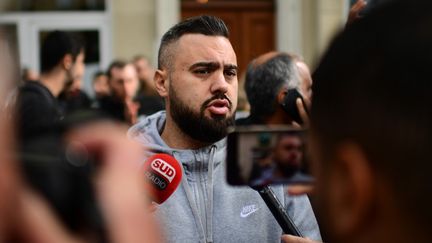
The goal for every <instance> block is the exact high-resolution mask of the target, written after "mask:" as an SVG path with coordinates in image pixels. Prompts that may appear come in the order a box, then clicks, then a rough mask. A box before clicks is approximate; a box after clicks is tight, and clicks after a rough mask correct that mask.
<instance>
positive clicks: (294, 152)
mask: <svg viewBox="0 0 432 243" xmlns="http://www.w3.org/2000/svg"><path fill="white" fill-rule="evenodd" d="M273 158H274V160H275V162H276V163H277V164H278V165H279V166H281V167H283V168H284V167H286V168H289V169H299V168H300V166H301V161H302V159H303V142H302V140H301V138H300V137H299V136H295V135H282V137H281V138H279V141H278V143H277V144H276V146H275V149H274V155H273Z"/></svg>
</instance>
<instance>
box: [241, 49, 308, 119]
mask: <svg viewBox="0 0 432 243" xmlns="http://www.w3.org/2000/svg"><path fill="white" fill-rule="evenodd" d="M301 83H302V82H301V81H300V79H299V71H298V68H297V66H296V59H295V58H293V56H291V55H289V54H287V53H280V52H268V53H265V54H263V55H261V56H259V57H257V58H256V59H254V60H253V61H252V62H251V63H250V64H249V66H248V69H247V71H246V79H245V90H246V95H247V98H248V101H249V104H250V107H251V109H250V115H249V117H247V118H243V119H239V120H237V121H236V125H252V124H267V125H275V124H279V125H280V124H294V122H295V121H294V119H293V117H291V116H290V114H289V113H288V112H287V111H286V109H285V108H284V102H285V101H286V99H285V98H286V97H285V96H287V95H289V94H288V90H289V89H296V90H299V91H300V92H301V86H302V84H301ZM297 103H298V102H297ZM302 105H303V104H302V101H301V100H300V106H299V105H298V104H297V108H300V110H302V111H303V108H302Z"/></svg>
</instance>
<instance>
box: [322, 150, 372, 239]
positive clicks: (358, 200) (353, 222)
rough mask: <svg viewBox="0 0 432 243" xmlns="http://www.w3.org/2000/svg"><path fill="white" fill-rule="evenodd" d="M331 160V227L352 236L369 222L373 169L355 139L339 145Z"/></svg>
mask: <svg viewBox="0 0 432 243" xmlns="http://www.w3.org/2000/svg"><path fill="white" fill-rule="evenodd" d="M334 163H335V164H334V168H332V169H333V173H332V177H333V178H331V179H330V180H332V183H331V185H330V186H332V188H331V189H330V191H331V195H329V196H330V197H331V199H330V200H329V202H330V205H332V206H331V207H333V209H334V210H331V213H332V214H333V215H331V216H332V217H334V219H335V220H333V222H334V229H335V230H337V231H338V232H336V233H337V234H338V235H340V236H342V237H352V236H353V235H354V234H357V233H358V232H356V231H358V230H359V229H362V228H363V227H364V224H370V223H372V222H371V220H372V218H371V217H370V216H371V212H372V211H373V207H374V200H375V198H374V194H375V191H374V189H375V187H374V184H375V183H374V176H373V170H372V168H371V166H370V162H369V161H368V159H367V158H366V156H365V154H364V152H363V151H362V149H361V148H360V147H359V146H358V145H356V144H354V143H346V144H343V145H341V146H340V147H339V149H338V150H337V151H336V157H335V161H334Z"/></svg>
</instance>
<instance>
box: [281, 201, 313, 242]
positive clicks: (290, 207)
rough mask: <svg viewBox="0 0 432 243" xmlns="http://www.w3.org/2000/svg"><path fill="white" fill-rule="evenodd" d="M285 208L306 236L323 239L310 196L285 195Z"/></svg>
mask: <svg viewBox="0 0 432 243" xmlns="http://www.w3.org/2000/svg"><path fill="white" fill-rule="evenodd" d="M285 208H286V210H287V212H288V214H289V215H290V216H291V218H292V219H293V220H294V223H295V224H296V226H297V227H298V229H299V230H300V231H301V233H302V234H303V235H304V236H305V237H308V238H310V239H312V240H316V241H321V234H320V231H319V227H318V223H317V220H316V218H315V214H314V212H313V210H312V207H311V204H310V202H309V198H308V197H307V196H306V195H301V196H289V195H285Z"/></svg>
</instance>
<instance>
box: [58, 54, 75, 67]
mask: <svg viewBox="0 0 432 243" xmlns="http://www.w3.org/2000/svg"><path fill="white" fill-rule="evenodd" d="M61 64H62V67H63V68H64V69H65V70H70V69H71V68H72V65H73V58H72V55H71V54H66V55H65V56H64V57H63V59H62V63H61Z"/></svg>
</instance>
